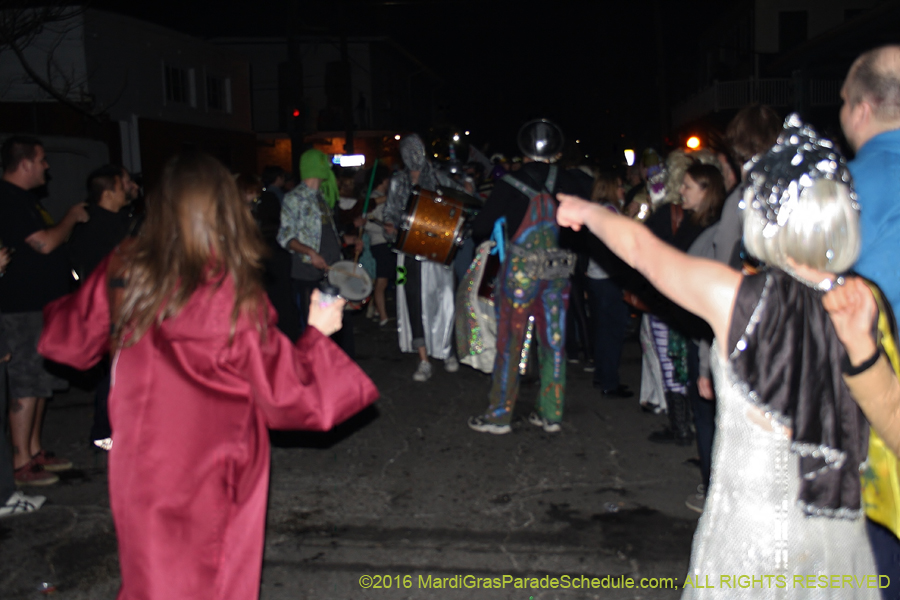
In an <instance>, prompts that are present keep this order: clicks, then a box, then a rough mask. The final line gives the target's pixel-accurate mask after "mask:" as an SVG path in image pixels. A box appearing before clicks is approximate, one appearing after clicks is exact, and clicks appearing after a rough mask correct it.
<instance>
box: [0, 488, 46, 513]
mask: <svg viewBox="0 0 900 600" xmlns="http://www.w3.org/2000/svg"><path fill="white" fill-rule="evenodd" d="M46 501H47V498H46V496H26V495H25V494H23V493H22V492H13V493H12V496H10V497H9V500H7V501H6V504H4V505H3V506H0V517H11V516H13V515H24V514H25V513H30V512H34V511H36V510H38V509H39V508H41V507H42V506H43V505H44V502H46Z"/></svg>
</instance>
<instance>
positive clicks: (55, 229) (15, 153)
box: [0, 136, 89, 485]
mask: <svg viewBox="0 0 900 600" xmlns="http://www.w3.org/2000/svg"><path fill="white" fill-rule="evenodd" d="M0 160H2V162H3V178H2V181H0V240H2V242H3V244H4V245H6V246H8V247H9V248H11V249H14V250H15V252H16V254H15V258H14V259H13V260H12V261H11V262H10V263H9V266H8V267H7V270H6V274H5V276H4V277H2V278H0V311H2V312H3V315H2V317H0V318H2V321H0V324H2V328H3V331H4V337H5V339H6V342H7V344H8V345H9V350H10V354H11V359H10V362H9V363H8V365H7V368H8V371H7V372H8V374H9V393H10V411H9V417H10V418H9V429H10V434H11V437H12V446H13V468H14V469H15V479H16V483H17V484H19V485H47V484H49V483H55V482H56V481H58V480H59V478H58V477H57V476H56V475H54V474H53V473H51V472H49V471H51V470H56V471H61V470H65V469H69V468H71V467H72V463H71V462H70V461H68V460H66V459H64V458H61V457H57V456H53V455H52V453H50V452H45V451H44V448H43V447H42V445H41V429H42V427H43V420H44V409H45V408H46V402H47V398H49V397H50V396H51V395H52V394H53V390H55V389H61V388H64V387H65V385H66V383H65V381H63V380H60V379H59V378H57V377H54V376H53V375H51V374H50V373H48V372H47V371H46V370H45V369H44V361H43V359H42V358H41V356H40V355H39V354H38V352H37V342H38V338H39V337H40V334H41V329H42V328H43V322H44V321H43V315H42V311H43V308H44V306H45V305H46V304H47V303H49V302H50V301H51V300H55V299H56V298H59V297H60V296H63V295H65V294H67V293H68V292H69V288H70V284H71V281H72V277H71V275H70V266H69V260H68V256H67V252H66V250H65V248H63V245H64V244H65V242H66V239H67V238H68V237H69V234H70V233H71V232H72V229H73V228H74V227H75V224H76V223H83V222H85V221H87V220H88V218H89V217H88V213H87V211H86V210H85V205H84V204H76V205H75V206H73V207H72V208H70V209H69V211H68V212H67V213H66V215H65V217H63V219H62V221H60V222H59V223H54V222H53V219H52V218H51V217H50V215H49V214H48V213H47V211H46V210H45V209H44V208H43V206H41V204H40V201H39V200H38V199H37V197H36V196H35V195H34V193H32V190H34V189H36V188H39V187H41V186H43V185H44V184H46V182H47V175H46V174H47V169H49V168H50V165H49V164H48V163H47V159H46V154H45V153H44V146H43V144H41V142H40V141H39V140H37V139H34V138H29V137H24V136H12V137H10V138H7V139H6V141H5V142H3V146H2V147H0Z"/></svg>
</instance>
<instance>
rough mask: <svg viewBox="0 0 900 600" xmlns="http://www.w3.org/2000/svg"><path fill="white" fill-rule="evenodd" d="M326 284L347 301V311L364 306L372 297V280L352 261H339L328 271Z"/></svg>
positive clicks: (359, 265) (361, 267) (360, 266)
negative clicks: (336, 290)
mask: <svg viewBox="0 0 900 600" xmlns="http://www.w3.org/2000/svg"><path fill="white" fill-rule="evenodd" d="M328 283H330V284H331V285H333V286H335V287H336V288H337V289H338V290H340V295H341V297H342V298H344V299H345V300H347V310H358V309H360V308H362V307H363V306H365V304H366V303H367V302H368V301H369V298H370V297H371V295H372V278H371V277H369V274H368V273H366V270H365V269H364V268H363V266H362V265H361V264H358V263H355V262H353V261H352V260H340V261H338V262H336V263H334V264H333V265H331V268H329V269H328Z"/></svg>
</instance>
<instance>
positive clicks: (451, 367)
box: [444, 356, 459, 373]
mask: <svg viewBox="0 0 900 600" xmlns="http://www.w3.org/2000/svg"><path fill="white" fill-rule="evenodd" d="M444 370H445V371H447V372H448V373H456V372H457V371H459V361H458V360H456V357H455V356H450V357H447V360H445V361H444Z"/></svg>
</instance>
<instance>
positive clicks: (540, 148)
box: [517, 119, 566, 162]
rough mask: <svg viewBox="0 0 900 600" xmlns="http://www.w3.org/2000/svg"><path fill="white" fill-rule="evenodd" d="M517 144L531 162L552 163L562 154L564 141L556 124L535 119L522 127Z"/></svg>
mask: <svg viewBox="0 0 900 600" xmlns="http://www.w3.org/2000/svg"><path fill="white" fill-rule="evenodd" d="M517 142H518V144H519V150H521V151H522V154H524V155H525V156H527V157H528V158H530V159H531V160H537V161H540V162H552V161H553V160H555V159H556V158H558V157H559V155H560V154H562V150H563V145H564V144H565V142H566V139H565V137H564V136H563V132H562V129H560V128H559V126H558V125H557V124H556V123H553V122H552V121H548V120H547V119H535V120H534V121H529V122H528V123H525V124H524V125H522V128H521V129H520V130H519V136H518V138H517Z"/></svg>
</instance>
